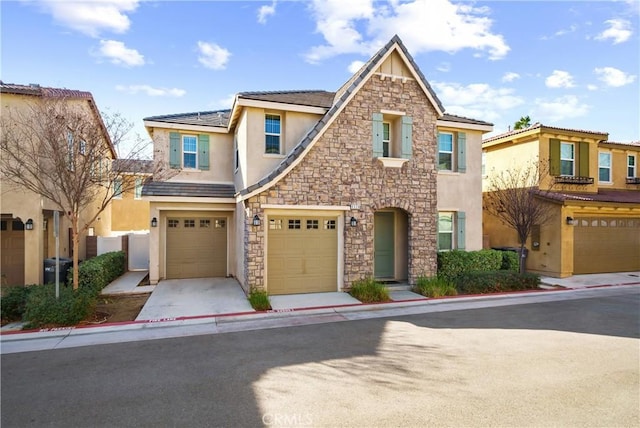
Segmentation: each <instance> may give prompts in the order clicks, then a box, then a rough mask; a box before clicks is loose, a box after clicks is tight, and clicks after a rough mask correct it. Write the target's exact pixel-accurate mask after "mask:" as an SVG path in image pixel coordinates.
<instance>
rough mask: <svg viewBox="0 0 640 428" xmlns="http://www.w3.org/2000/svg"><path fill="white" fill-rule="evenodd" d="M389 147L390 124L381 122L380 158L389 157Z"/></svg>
mask: <svg viewBox="0 0 640 428" xmlns="http://www.w3.org/2000/svg"><path fill="white" fill-rule="evenodd" d="M390 146H391V123H389V122H382V157H385V158H388V157H389V148H390Z"/></svg>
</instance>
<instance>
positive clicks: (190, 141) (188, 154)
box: [182, 135, 198, 169]
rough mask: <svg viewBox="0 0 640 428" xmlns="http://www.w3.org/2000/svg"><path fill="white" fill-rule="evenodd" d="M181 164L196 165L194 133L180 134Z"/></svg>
mask: <svg viewBox="0 0 640 428" xmlns="http://www.w3.org/2000/svg"><path fill="white" fill-rule="evenodd" d="M182 165H183V166H184V168H193V169H195V168H197V167H198V137H197V136H195V135H183V136H182Z"/></svg>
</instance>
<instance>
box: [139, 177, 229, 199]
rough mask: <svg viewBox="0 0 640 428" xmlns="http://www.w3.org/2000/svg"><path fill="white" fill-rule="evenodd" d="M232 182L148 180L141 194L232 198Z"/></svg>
mask: <svg viewBox="0 0 640 428" xmlns="http://www.w3.org/2000/svg"><path fill="white" fill-rule="evenodd" d="M234 194H235V187H234V186H233V184H211V183H180V182H173V181H150V182H148V183H146V184H145V185H144V186H143V188H142V196H183V197H197V198H198V197H199V198H233V196H234Z"/></svg>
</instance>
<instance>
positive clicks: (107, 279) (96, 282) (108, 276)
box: [67, 251, 125, 296]
mask: <svg viewBox="0 0 640 428" xmlns="http://www.w3.org/2000/svg"><path fill="white" fill-rule="evenodd" d="M124 268H125V254H124V251H112V252H110V253H104V254H101V255H99V256H97V257H94V258H92V259H89V260H86V261H84V262H82V263H80V266H78V289H80V290H82V291H83V292H88V293H89V294H93V295H95V296H98V295H99V294H100V292H101V291H102V289H103V288H104V287H106V286H107V285H109V283H111V281H113V280H115V279H116V278H118V277H119V276H121V275H122V274H124ZM67 281H68V283H69V285H71V284H73V268H71V269H69V276H68V277H67Z"/></svg>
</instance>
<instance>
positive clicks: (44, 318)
mask: <svg viewBox="0 0 640 428" xmlns="http://www.w3.org/2000/svg"><path fill="white" fill-rule="evenodd" d="M55 288H56V287H55V285H54V284H46V285H40V286H36V287H32V290H31V291H30V292H29V296H28V297H27V302H26V305H25V311H24V315H23V319H24V320H26V321H27V322H28V326H29V327H42V326H45V325H52V324H53V325H63V326H66V325H75V324H78V323H79V322H80V321H82V320H83V319H85V318H86V317H87V316H88V315H89V314H90V313H91V312H92V311H93V310H94V309H95V305H96V297H95V296H93V295H91V294H90V293H86V292H83V291H74V290H73V289H72V288H71V287H60V298H58V299H56V290H55Z"/></svg>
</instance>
